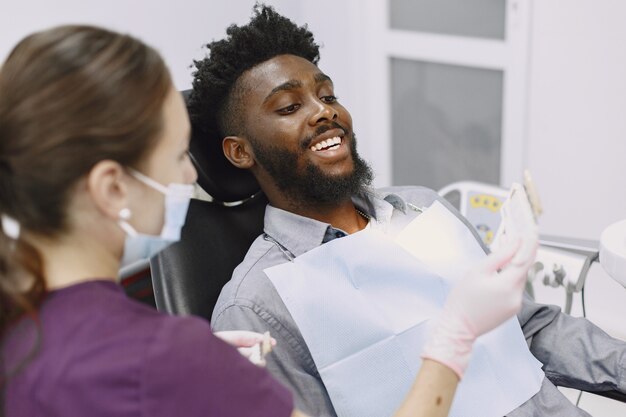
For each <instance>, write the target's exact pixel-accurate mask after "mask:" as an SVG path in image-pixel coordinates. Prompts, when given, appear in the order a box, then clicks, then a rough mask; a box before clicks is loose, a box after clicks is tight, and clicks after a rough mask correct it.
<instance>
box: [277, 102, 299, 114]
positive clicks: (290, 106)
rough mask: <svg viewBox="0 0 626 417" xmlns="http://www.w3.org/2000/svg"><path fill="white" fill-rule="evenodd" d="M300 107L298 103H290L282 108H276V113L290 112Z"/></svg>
mask: <svg viewBox="0 0 626 417" xmlns="http://www.w3.org/2000/svg"><path fill="white" fill-rule="evenodd" d="M299 108H300V105H299V104H291V105H289V106H287V107H283V108H282V109H279V110H278V113H280V114H290V113H293V112H295V111H296V110H298V109H299Z"/></svg>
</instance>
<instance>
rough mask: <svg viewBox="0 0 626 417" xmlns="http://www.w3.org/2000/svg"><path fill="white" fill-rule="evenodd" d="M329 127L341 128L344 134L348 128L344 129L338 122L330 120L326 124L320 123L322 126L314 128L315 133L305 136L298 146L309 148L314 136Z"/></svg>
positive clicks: (304, 148) (327, 129)
mask: <svg viewBox="0 0 626 417" xmlns="http://www.w3.org/2000/svg"><path fill="white" fill-rule="evenodd" d="M330 129H341V130H343V134H344V135H347V134H348V129H346V128H345V127H343V126H342V125H340V124H339V123H337V122H335V121H332V122H330V123H329V124H327V125H322V126H319V127H318V128H317V129H315V133H313V135H311V136H307V137H306V138H304V139H303V140H302V142H301V143H300V146H301V147H302V149H303V150H306V149H309V147H310V146H311V143H312V142H313V141H314V140H315V138H317V137H318V136H319V135H321V134H323V133H325V132H327V131H329V130H330Z"/></svg>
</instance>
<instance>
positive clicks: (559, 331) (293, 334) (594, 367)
mask: <svg viewBox="0 0 626 417" xmlns="http://www.w3.org/2000/svg"><path fill="white" fill-rule="evenodd" d="M434 200H439V201H441V203H442V204H444V205H445V206H446V207H447V208H449V209H450V210H451V211H452V212H453V213H454V214H455V215H457V216H458V217H459V219H461V220H462V221H463V222H464V223H465V224H466V225H467V226H468V227H469V228H470V229H471V230H472V231H473V233H474V234H475V236H476V238H477V239H478V236H477V235H476V233H475V232H474V230H473V228H472V227H471V226H470V225H469V223H468V222H467V220H465V219H464V218H462V216H460V215H459V214H458V212H457V211H456V210H455V209H454V208H453V207H452V206H451V205H450V204H449V203H448V202H447V201H445V200H443V199H441V198H440V197H439V196H438V195H437V193H435V192H434V191H432V190H430V189H427V188H423V187H391V188H388V189H381V190H378V191H375V190H370V191H368V192H366V193H364V194H363V195H359V196H355V197H354V198H353V201H354V203H355V205H356V206H357V207H358V208H359V209H360V210H361V211H363V212H365V213H367V214H368V215H369V216H370V217H371V220H370V227H372V228H376V229H378V230H380V231H383V232H385V233H388V234H390V235H391V236H393V235H395V234H396V233H398V232H399V231H400V230H402V228H403V227H404V226H406V225H407V224H408V223H409V222H410V221H411V220H413V219H414V218H415V217H416V216H418V215H419V213H420V210H419V208H421V207H428V206H430V205H431V204H432V202H433V201H434ZM264 231H265V234H264V235H262V236H260V237H259V238H257V239H256V240H255V241H254V243H253V244H252V246H251V247H250V250H249V251H248V253H247V255H246V257H245V259H244V260H243V262H242V263H241V264H240V265H239V266H238V267H237V269H235V271H234V273H233V277H232V279H231V281H230V282H229V283H228V284H226V286H225V287H224V289H223V290H222V293H221V295H220V297H219V299H218V301H217V304H216V307H215V310H214V312H213V318H212V323H211V324H212V326H213V329H214V330H215V331H219V330H233V329H242V330H252V331H256V332H265V331H270V332H271V334H272V336H273V337H275V338H276V340H277V342H278V344H277V347H276V349H275V350H274V351H273V352H272V354H271V355H270V356H269V357H268V365H267V366H268V369H269V370H270V372H272V373H273V374H274V375H275V376H276V377H277V378H278V379H279V380H280V381H281V382H283V383H284V384H285V385H287V386H288V387H290V388H291V390H292V391H293V393H294V395H295V398H296V405H297V407H298V408H299V409H301V410H303V411H305V412H306V413H308V414H309V415H311V416H336V413H335V411H334V409H333V405H332V403H331V401H330V398H329V396H328V392H327V391H326V388H325V387H324V383H323V381H322V379H321V378H320V375H319V373H318V371H317V368H316V366H315V363H314V361H313V358H312V356H311V353H310V352H309V349H308V348H307V345H306V343H305V341H304V339H303V338H302V335H301V334H300V331H299V330H298V326H297V325H296V323H295V322H294V320H293V318H292V317H291V315H290V314H289V311H288V310H287V308H286V307H285V305H284V304H283V302H282V300H281V298H280V296H279V295H278V293H277V292H276V289H275V288H274V286H273V285H272V283H271V282H270V280H269V278H268V277H267V275H266V274H265V273H264V272H263V270H264V269H266V268H269V267H271V266H274V265H278V264H281V263H284V262H288V261H289V259H290V258H293V257H297V256H299V255H301V254H303V253H305V252H307V251H309V250H311V249H314V248H316V247H318V246H319V245H321V244H323V243H325V242H327V241H329V240H332V239H334V238H338V237H342V236H345V232H344V231H342V230H339V229H335V228H333V227H332V226H331V225H329V224H327V223H322V222H319V221H317V220H313V219H310V218H306V217H302V216H299V215H296V214H293V213H289V212H286V211H284V210H280V209H277V208H275V207H272V206H268V207H267V210H266V213H265V228H264ZM311 285H315V283H311ZM312 314H314V312H312ZM518 318H519V322H520V325H521V327H522V330H523V332H524V336H525V337H526V340H527V342H528V345H529V348H530V351H531V352H532V354H533V355H534V356H535V357H536V358H537V359H538V360H539V361H540V362H541V363H543V365H544V366H543V370H544V372H545V374H546V376H547V378H545V379H544V382H543V385H542V387H541V390H540V391H539V393H537V394H536V395H535V396H534V397H532V398H531V399H530V400H528V401H527V402H526V403H524V404H523V405H522V406H520V407H519V408H517V409H516V410H514V411H513V412H511V413H510V414H509V415H510V416H511V417H522V416H524V417H526V416H563V417H571V416H588V414H587V413H585V412H584V411H582V410H580V409H578V408H576V407H574V406H573V405H572V404H571V403H570V402H569V400H567V398H565V397H564V396H563V395H562V394H561V393H560V391H558V389H557V388H556V387H555V386H554V384H557V385H561V386H565V387H571V388H576V389H583V390H594V391H601V390H614V389H617V390H620V391H622V392H626V383H625V380H626V375H625V374H624V369H625V367H626V343H624V342H621V341H619V340H616V339H613V338H611V337H609V336H608V335H607V334H606V333H604V332H603V331H602V330H600V329H599V328H598V327H596V326H594V325H593V324H591V323H590V322H589V321H587V320H585V319H580V318H573V317H571V316H568V315H566V314H562V313H561V312H560V310H559V308H558V307H556V306H546V305H540V304H536V303H534V302H532V301H531V300H530V299H525V300H524V304H523V307H522V311H521V312H520V313H519V315H518ZM502 366H507V364H505V363H503V364H502Z"/></svg>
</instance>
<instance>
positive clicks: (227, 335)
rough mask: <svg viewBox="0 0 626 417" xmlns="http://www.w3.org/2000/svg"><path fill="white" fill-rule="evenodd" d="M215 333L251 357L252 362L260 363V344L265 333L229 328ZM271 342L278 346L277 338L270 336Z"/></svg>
mask: <svg viewBox="0 0 626 417" xmlns="http://www.w3.org/2000/svg"><path fill="white" fill-rule="evenodd" d="M213 334H214V335H215V336H217V337H219V338H220V339H222V340H223V341H225V342H226V343H228V344H229V345H232V346H234V347H236V348H237V350H238V351H239V353H241V354H242V355H243V356H245V357H246V358H248V359H250V361H251V362H252V363H255V364H258V362H259V359H257V356H258V354H259V352H260V350H259V346H260V344H261V343H263V340H264V338H265V336H264V335H263V334H261V333H256V332H250V331H247V330H227V331H222V332H215V333H213ZM270 343H271V345H272V347H274V346H276V339H274V338H273V337H272V338H270Z"/></svg>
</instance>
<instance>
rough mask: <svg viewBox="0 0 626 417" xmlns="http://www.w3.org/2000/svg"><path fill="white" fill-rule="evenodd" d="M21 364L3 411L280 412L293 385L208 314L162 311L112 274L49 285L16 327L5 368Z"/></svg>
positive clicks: (73, 415)
mask: <svg viewBox="0 0 626 417" xmlns="http://www.w3.org/2000/svg"><path fill="white" fill-rule="evenodd" d="M33 349H36V351H33ZM33 352H34V353H33ZM29 356H31V358H29ZM21 364H25V365H24V367H23V368H22V369H21V370H18V371H17V374H15V375H14V376H13V377H11V378H10V379H9V381H8V385H7V386H5V387H4V388H5V392H4V400H5V412H6V416H7V417H14V416H15V417H17V416H20V417H31V416H32V417H34V416H44V415H45V416H62V417H84V416H92V417H104V416H107V417H111V416H115V417H124V416H129V417H130V416H145V417H161V416H163V417H165V416H167V417H174V416H186V417H194V416H203V417H206V416H216V417H230V416H233V417H235V416H236V417H242V416H246V417H257V416H258V417H266V416H267V417H270V416H271V417H282V416H289V415H291V412H292V410H293V399H292V396H291V394H290V393H289V392H288V391H287V389H286V388H284V387H283V386H281V385H279V384H278V383H277V382H276V381H275V380H274V379H273V378H272V377H271V376H270V375H269V373H268V372H267V371H266V370H265V369H262V368H259V367H257V366H255V365H252V364H251V363H250V362H249V361H248V360H247V359H246V358H244V357H243V356H241V355H240V354H239V352H237V350H236V349H234V348H233V347H231V346H229V345H227V344H226V343H224V342H223V341H221V340H220V339H218V338H216V337H215V336H213V334H212V333H211V329H210V327H209V325H208V323H206V322H205V321H204V320H202V319H199V318H194V317H175V316H167V315H164V314H161V313H158V312H157V311H155V310H153V309H151V308H150V307H148V306H145V305H143V304H140V303H138V302H136V301H134V300H131V299H129V298H128V297H126V295H125V294H124V292H123V291H122V289H121V288H120V287H119V286H118V285H117V284H115V283H114V282H111V281H104V280H103V281H90V282H85V283H81V284H76V285H73V286H71V287H67V288H64V289H61V290H57V291H53V292H51V293H50V294H49V295H48V296H47V298H46V300H45V301H44V303H43V305H42V306H41V309H40V312H39V315H38V317H37V318H36V319H23V320H21V321H20V322H18V323H17V324H15V325H14V326H12V327H11V329H10V330H9V331H8V333H7V334H6V338H5V341H4V346H3V367H4V368H5V372H9V373H11V372H14V371H15V370H16V368H19V367H20V365H21Z"/></svg>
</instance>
